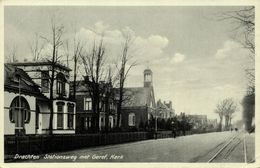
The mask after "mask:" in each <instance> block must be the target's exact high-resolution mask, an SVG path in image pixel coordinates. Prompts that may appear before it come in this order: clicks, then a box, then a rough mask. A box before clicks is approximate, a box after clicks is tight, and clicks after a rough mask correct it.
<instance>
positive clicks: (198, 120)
mask: <svg viewBox="0 0 260 168" xmlns="http://www.w3.org/2000/svg"><path fill="white" fill-rule="evenodd" d="M187 117H188V118H189V120H190V121H191V123H192V124H193V129H199V128H206V127H207V124H208V119H207V115H197V114H193V115H191V114H190V115H187Z"/></svg>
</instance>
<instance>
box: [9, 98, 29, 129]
mask: <svg viewBox="0 0 260 168" xmlns="http://www.w3.org/2000/svg"><path fill="white" fill-rule="evenodd" d="M19 104H20V106H19ZM30 118H31V113H30V106H29V103H28V102H27V100H26V99H25V98H24V97H20V98H19V96H17V97H15V98H14V100H13V101H12V103H11V105H10V111H9V119H10V121H11V122H12V123H15V126H16V127H23V126H24V123H29V122H30Z"/></svg>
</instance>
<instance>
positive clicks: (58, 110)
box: [7, 62, 76, 134]
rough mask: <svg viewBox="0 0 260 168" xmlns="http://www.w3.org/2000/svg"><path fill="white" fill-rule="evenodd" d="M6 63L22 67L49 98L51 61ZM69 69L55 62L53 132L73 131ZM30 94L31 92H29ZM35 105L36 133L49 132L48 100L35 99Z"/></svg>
mask: <svg viewBox="0 0 260 168" xmlns="http://www.w3.org/2000/svg"><path fill="white" fill-rule="evenodd" d="M7 65H11V66H15V67H16V68H19V69H22V70H23V71H24V72H26V73H27V74H28V76H29V77H30V78H31V79H32V81H33V82H34V83H35V84H36V85H38V87H39V91H40V93H41V94H43V95H44V96H45V97H47V98H48V99H49V98H50V75H51V69H52V68H51V67H52V63H51V62H20V63H19V62H15V63H9V64H7ZM70 71H71V69H69V68H68V67H66V66H63V65H61V64H59V63H56V64H55V66H54V72H55V73H54V89H53V112H54V114H53V124H52V125H53V134H74V133H75V106H76V105H75V101H73V100H72V99H71V98H70V97H69V73H70ZM31 94H32V93H31ZM34 106H35V112H36V113H35V114H36V118H37V120H36V126H37V128H38V129H37V131H36V133H37V134H45V133H48V132H49V122H50V108H49V104H48V101H47V102H44V101H37V102H36V104H35V105H34Z"/></svg>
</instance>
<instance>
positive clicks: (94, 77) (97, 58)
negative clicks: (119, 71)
mask: <svg viewBox="0 0 260 168" xmlns="http://www.w3.org/2000/svg"><path fill="white" fill-rule="evenodd" d="M104 54H105V48H104V46H103V38H102V39H101V41H100V43H99V44H98V46H96V44H95V42H94V45H93V48H92V51H91V52H90V53H85V54H82V55H80V56H81V59H82V62H83V66H84V70H85V73H86V79H85V82H86V84H87V88H88V91H89V94H90V97H91V99H92V111H93V114H94V115H93V117H94V121H93V123H92V124H93V126H94V129H95V131H98V130H99V117H100V104H101V99H100V98H101V97H102V96H103V92H102V91H101V89H102V88H101V81H104V76H105V75H104V74H105V67H104V63H105V59H104Z"/></svg>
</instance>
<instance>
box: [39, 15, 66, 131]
mask: <svg viewBox="0 0 260 168" xmlns="http://www.w3.org/2000/svg"><path fill="white" fill-rule="evenodd" d="M63 33H64V26H63V25H62V24H58V23H57V22H56V20H55V18H54V17H53V18H52V19H51V37H50V38H46V37H42V36H41V37H42V38H43V39H45V40H46V41H47V42H48V43H50V44H51V46H52V48H51V50H52V55H51V57H50V58H47V61H49V62H50V63H51V66H50V71H51V74H50V78H49V81H50V99H49V107H50V122H49V134H50V135H52V134H53V113H54V112H53V91H54V80H55V78H56V77H55V68H56V66H57V63H59V61H60V59H61V57H62V55H59V49H60V47H61V46H62V45H63V41H62V35H63Z"/></svg>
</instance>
